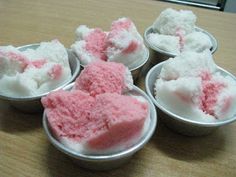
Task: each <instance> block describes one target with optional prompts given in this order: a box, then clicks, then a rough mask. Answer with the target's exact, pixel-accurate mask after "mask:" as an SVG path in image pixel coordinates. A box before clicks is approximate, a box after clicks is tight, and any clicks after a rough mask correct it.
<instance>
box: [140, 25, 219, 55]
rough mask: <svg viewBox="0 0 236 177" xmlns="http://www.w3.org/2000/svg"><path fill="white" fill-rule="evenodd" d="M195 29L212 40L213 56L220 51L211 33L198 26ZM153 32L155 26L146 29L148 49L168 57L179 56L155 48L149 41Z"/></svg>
mask: <svg viewBox="0 0 236 177" xmlns="http://www.w3.org/2000/svg"><path fill="white" fill-rule="evenodd" d="M194 29H195V30H196V31H200V32H203V33H205V34H206V35H208V36H209V38H210V40H211V42H212V45H213V46H212V49H210V51H211V53H212V54H213V53H215V52H216V50H217V49H218V42H217V40H216V38H215V37H214V36H213V35H212V34H211V33H209V32H208V31H206V30H204V29H202V28H200V27H198V26H195V27H194ZM151 32H153V26H149V27H148V28H146V30H145V32H144V40H145V43H146V44H147V46H148V47H150V48H151V49H152V50H154V51H156V52H159V53H161V54H164V55H167V56H169V57H175V56H177V55H178V54H176V53H172V52H167V51H165V50H163V49H160V48H158V47H156V46H153V45H152V44H151V43H150V42H149V40H148V38H147V35H148V34H150V33H151Z"/></svg>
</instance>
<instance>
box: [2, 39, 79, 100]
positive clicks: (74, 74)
mask: <svg viewBox="0 0 236 177" xmlns="http://www.w3.org/2000/svg"><path fill="white" fill-rule="evenodd" d="M39 45H40V43H34V44H27V45H22V46H19V47H17V49H19V50H23V51H24V50H26V49H27V48H30V47H34V48H37V47H38V46H39ZM66 51H67V53H68V54H69V53H70V54H71V55H73V56H74V57H75V61H76V63H77V67H76V69H75V72H74V73H72V76H71V77H70V79H68V80H65V81H64V82H63V83H62V85H60V86H58V87H56V88H55V89H53V90H50V91H48V92H45V93H42V94H39V95H35V96H22V97H12V96H8V95H4V94H0V98H1V99H5V100H9V101H25V100H28V101H30V100H35V99H39V98H41V97H43V96H45V95H47V94H49V93H50V92H51V91H56V90H60V89H62V88H63V87H65V86H66V85H68V84H69V83H70V82H72V81H73V80H74V79H75V78H76V77H77V75H78V74H79V72H80V61H79V59H78V58H77V56H76V55H75V54H74V53H72V52H71V51H70V50H68V49H67V48H66ZM68 59H69V58H68Z"/></svg>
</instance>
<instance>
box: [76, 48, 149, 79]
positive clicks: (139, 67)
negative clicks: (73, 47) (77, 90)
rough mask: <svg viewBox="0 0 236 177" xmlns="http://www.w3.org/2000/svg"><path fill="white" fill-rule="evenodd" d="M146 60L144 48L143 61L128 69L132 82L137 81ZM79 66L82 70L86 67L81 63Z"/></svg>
mask: <svg viewBox="0 0 236 177" xmlns="http://www.w3.org/2000/svg"><path fill="white" fill-rule="evenodd" d="M75 55H76V54H75ZM148 59H149V50H148V48H147V47H145V55H144V60H143V61H142V62H141V63H139V64H138V65H137V66H135V67H132V68H129V70H130V72H131V74H132V76H133V80H136V79H138V77H139V74H140V72H141V70H142V68H143V66H144V65H145V64H146V63H147V61H148ZM80 65H81V67H82V68H84V67H85V66H86V65H83V64H81V62H80Z"/></svg>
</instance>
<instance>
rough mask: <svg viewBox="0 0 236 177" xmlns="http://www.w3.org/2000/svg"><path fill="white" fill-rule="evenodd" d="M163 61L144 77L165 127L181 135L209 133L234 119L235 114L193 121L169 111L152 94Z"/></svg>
mask: <svg viewBox="0 0 236 177" xmlns="http://www.w3.org/2000/svg"><path fill="white" fill-rule="evenodd" d="M164 63H165V62H161V63H159V64H157V65H155V66H154V67H152V69H151V70H150V71H149V72H148V74H147V76H146V78H145V87H146V92H147V94H148V96H149V97H150V98H151V100H152V102H153V103H154V104H155V105H156V107H157V108H158V111H161V112H162V113H163V116H162V117H160V118H161V120H162V121H163V122H164V123H165V124H166V126H167V127H169V128H171V129H173V130H174V131H176V132H178V133H181V134H183V135H188V136H200V135H206V134H209V133H211V132H212V131H213V130H215V129H217V128H218V127H221V126H223V125H226V124H229V123H231V122H233V121H235V120H236V116H235V117H231V118H228V119H224V120H218V121H216V122H211V123H205V122H199V121H194V120H191V119H189V118H187V117H181V116H179V115H177V114H175V113H173V112H171V111H169V110H168V109H166V108H165V106H164V105H162V103H161V102H160V101H158V100H156V99H155V96H154V83H155V81H156V79H157V76H158V75H159V74H160V71H161V68H162V65H163V64H164ZM218 71H219V72H220V73H221V74H222V75H227V76H230V77H232V78H233V79H234V80H235V82H236V77H235V76H233V75H232V74H230V73H229V72H227V71H226V70H224V69H222V68H220V67H219V66H218Z"/></svg>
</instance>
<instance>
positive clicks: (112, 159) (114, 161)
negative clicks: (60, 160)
mask: <svg viewBox="0 0 236 177" xmlns="http://www.w3.org/2000/svg"><path fill="white" fill-rule="evenodd" d="M73 85H74V83H71V84H69V85H68V86H66V87H65V88H64V89H65V90H71V88H72V87H73ZM127 94H132V95H139V96H143V97H144V98H145V99H146V100H147V101H148V103H149V112H150V122H149V125H148V128H147V131H146V132H145V133H144V134H143V136H142V137H141V138H140V140H139V141H138V142H137V143H136V144H134V145H133V146H131V147H129V148H128V149H125V150H122V151H119V152H115V153H112V154H104V155H103V154H99V155H94V154H92V155H90V154H82V153H80V152H77V151H74V150H72V149H70V148H68V147H66V146H65V145H63V144H62V143H61V142H60V141H58V140H57V139H56V138H55V137H54V135H53V133H52V131H51V129H50V127H49V124H48V121H47V116H46V113H45V112H44V114H43V128H44V130H45V133H46V135H47V137H48V139H49V141H50V142H51V143H52V144H53V145H54V146H55V147H56V148H57V149H58V150H60V151H61V152H62V153H64V154H66V155H68V156H69V157H71V158H72V160H73V161H74V162H76V163H77V164H78V165H80V166H81V167H83V168H86V169H91V170H111V169H114V168H117V167H120V166H121V165H123V164H124V163H126V162H128V160H129V159H130V158H131V157H132V155H133V154H135V153H136V152H137V151H138V150H140V149H142V148H143V146H144V145H145V144H146V143H147V142H148V141H149V139H150V138H151V136H152V135H153V133H154V131H155V128H156V124H157V115H156V110H155V106H154V105H153V103H152V101H151V100H150V98H149V97H148V96H147V95H146V93H145V92H144V91H142V90H141V89H139V88H138V87H136V86H134V89H133V90H132V91H129V92H127Z"/></svg>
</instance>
